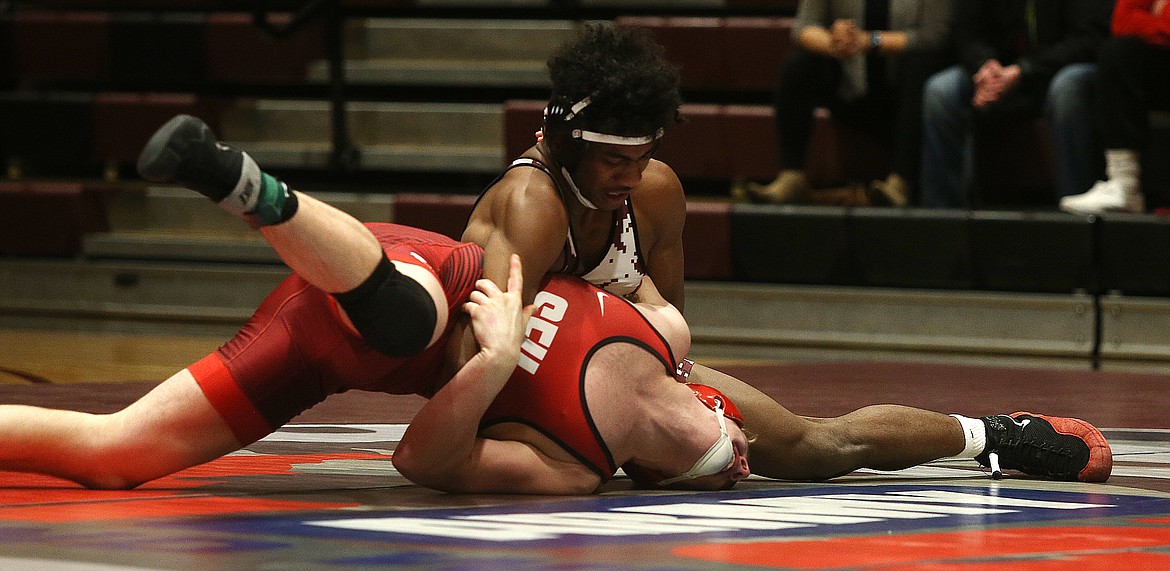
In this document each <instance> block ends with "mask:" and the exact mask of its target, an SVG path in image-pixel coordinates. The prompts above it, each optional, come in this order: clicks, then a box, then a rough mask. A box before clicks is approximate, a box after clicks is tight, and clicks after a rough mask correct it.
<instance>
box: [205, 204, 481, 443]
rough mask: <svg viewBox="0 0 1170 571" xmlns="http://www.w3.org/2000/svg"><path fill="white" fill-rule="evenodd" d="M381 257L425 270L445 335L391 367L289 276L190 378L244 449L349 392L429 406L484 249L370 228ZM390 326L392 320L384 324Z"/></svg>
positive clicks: (332, 307)
mask: <svg viewBox="0 0 1170 571" xmlns="http://www.w3.org/2000/svg"><path fill="white" fill-rule="evenodd" d="M366 226H368V227H369V228H370V230H371V231H373V233H374V235H375V236H376V237H377V238H378V242H379V243H381V244H382V249H383V250H384V251H385V252H386V257H388V258H389V259H390V260H393V261H397V262H406V263H408V264H414V265H417V266H422V267H424V268H427V269H428V270H430V271H431V273H433V274H434V275H435V277H436V278H437V279H438V280H439V283H441V284H442V285H443V291H444V293H445V294H446V297H447V309H448V312H447V315H448V318H447V329H446V331H444V334H443V336H442V337H441V338H440V339H439V341H438V342H436V343H435V344H434V345H432V346H431V347H429V348H427V349H426V350H425V351H423V352H422V353H420V354H418V355H415V356H413V357H409V358H405V359H403V358H395V357H389V356H387V355H384V354H382V353H379V352H377V351H375V350H374V349H372V348H370V347H369V346H368V345H367V344H366V343H365V342H364V341H363V340H362V339H361V337H360V336H359V335H358V333H357V332H356V331H355V330H353V329H352V328H351V327H348V326H347V324H346V322H345V321H344V320H343V319H341V309H340V307H339V306H338V305H337V302H336V301H335V300H334V299H333V297H332V296H331V295H329V294H327V293H325V292H323V291H321V290H319V289H317V288H315V287H313V286H312V285H310V284H309V283H308V282H306V281H305V280H304V279H302V278H301V277H300V276H298V275H296V274H293V275H291V276H289V277H288V278H287V279H285V280H284V281H283V282H281V284H280V285H279V286H277V288H276V289H275V290H274V291H273V292H272V293H271V294H269V296H268V297H267V298H266V299H265V300H264V301H263V302H262V303H261V304H260V307H259V309H257V310H256V313H255V314H254V315H253V316H252V318H251V319H250V320H249V321H248V323H247V324H245V325H244V327H243V329H241V330H240V332H239V333H237V334H236V336H235V337H234V338H232V339H231V340H230V341H228V342H227V343H226V344H224V345H223V346H222V347H220V348H219V350H218V351H216V352H214V353H212V354H210V355H208V356H207V357H204V358H203V359H201V360H200V361H198V362H197V363H195V364H194V365H191V366H190V367H188V370H189V371H190V372H191V374H192V375H193V376H194V377H195V380H196V381H198V383H199V386H200V387H201V388H202V389H203V392H204V394H206V395H207V397H208V399H209V400H210V401H211V403H212V405H213V406H214V407H215V409H216V410H217V411H218V412H219V414H220V415H221V416H222V417H223V418H224V419H225V420H227V422H228V424H229V425H230V426H231V428H232V432H233V433H234V434H235V436H236V438H237V439H238V440H240V442H241V443H243V444H249V443H251V442H255V441H256V440H258V439H260V438H262V437H264V436H265V435H267V434H269V433H271V432H273V431H274V430H276V429H277V428H278V427H280V426H281V425H283V424H285V423H286V422H288V421H289V420H291V419H292V418H293V417H294V416H296V415H298V414H300V413H301V412H303V411H305V410H308V409H309V408H310V407H312V406H314V405H316V404H317V403H320V402H321V401H323V400H325V398H326V397H328V396H329V395H332V394H334V393H339V392H343V391H346V390H349V389H361V390H369V391H380V392H386V393H391V394H419V395H423V396H427V397H429V396H431V395H432V394H434V391H435V390H437V389H438V387H439V386H441V383H442V382H443V381H445V380H446V379H438V378H437V373H438V372H439V370H440V368H441V367H442V365H443V351H444V348H445V346H446V345H447V339H448V338H449V337H450V335H448V333H450V330H451V328H452V326H453V325H454V324H455V322H456V321H457V319H456V316H457V315H459V314H460V313H461V312H462V310H463V309H462V304H463V303H464V302H466V301H467V297H468V296H469V295H470V294H471V292H472V291H474V289H475V281H476V280H477V279H479V277H480V276H481V275H482V273H483V249H482V248H480V247H479V246H477V245H475V244H465V243H460V242H456V241H454V240H452V239H450V238H448V237H446V236H443V235H440V234H435V233H432V232H427V231H425V230H419V229H417V228H412V227H409V226H400V225H397V224H385V223H371V224H367V225H366ZM387 318H388V319H393V316H388V317H387Z"/></svg>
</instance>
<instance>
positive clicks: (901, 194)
mask: <svg viewBox="0 0 1170 571" xmlns="http://www.w3.org/2000/svg"><path fill="white" fill-rule="evenodd" d="M866 194H867V195H868V196H869V201H870V202H871V203H873V204H874V205H875V206H906V205H907V204H910V184H909V183H907V182H906V179H904V178H902V177H901V176H900V175H899V174H898V173H890V176H888V177H886V180H875V181H873V182H871V183H869V187H868V188H867V189H866Z"/></svg>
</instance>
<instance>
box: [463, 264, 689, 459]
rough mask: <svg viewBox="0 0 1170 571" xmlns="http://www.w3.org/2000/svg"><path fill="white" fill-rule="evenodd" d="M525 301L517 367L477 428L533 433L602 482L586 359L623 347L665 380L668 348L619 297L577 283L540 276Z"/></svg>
mask: <svg viewBox="0 0 1170 571" xmlns="http://www.w3.org/2000/svg"><path fill="white" fill-rule="evenodd" d="M533 304H534V305H535V306H536V312H535V313H534V314H533V315H532V318H531V319H530V320H529V321H528V329H527V336H526V337H527V338H526V339H525V341H524V344H523V345H522V346H521V349H520V352H521V355H520V363H519V365H518V366H517V367H516V371H515V372H514V373H513V374H512V377H511V378H510V379H508V384H507V385H505V386H504V389H503V390H502V391H500V394H499V396H497V397H496V399H495V401H494V402H492V404H491V406H490V407H488V410H487V412H485V413H484V417H483V421H482V422H481V423H480V428H486V427H488V426H492V425H495V424H500V423H504V422H518V423H522V424H525V425H527V426H530V427H532V428H535V429H536V430H538V431H540V432H541V433H543V434H544V435H545V436H548V437H549V438H551V439H552V440H553V441H555V442H556V443H557V444H559V445H560V446H561V447H562V448H564V449H565V450H566V451H567V452H569V453H570V454H572V455H573V456H574V457H575V458H577V460H579V461H580V462H581V463H582V464H584V465H586V466H588V467H589V468H590V469H591V470H593V471H594V472H596V473H597V475H599V476H601V480H602V482H605V481H606V480H609V479H610V478H612V477H613V475H614V472H616V471H617V466H615V465H614V460H613V455H612V454H610V451H609V448H608V447H607V446H606V445H605V442H603V441H602V439H601V434H600V433H599V432H598V430H597V427H596V426H595V425H594V423H593V419H592V417H591V415H590V414H589V404H588V403H587V402H585V369H586V367H588V366H589V359H590V358H591V357H592V356H593V354H594V353H595V352H597V350H599V349H601V348H602V347H604V346H606V345H608V344H610V343H631V344H634V345H637V346H639V347H642V348H644V349H645V350H646V351H647V352H649V353H650V354H651V355H653V356H654V357H655V358H656V359H658V360H659V361H660V362H661V363H662V369H663V372H664V373H665V374H666V375H668V376H670V377H672V378H673V377H674V365H673V363H675V362H676V361H675V358H674V355H673V353H672V352H671V349H670V345H669V344H668V343H667V341H666V339H664V338H663V337H662V335H661V334H660V333H659V332H658V330H656V329H655V328H654V327H653V326H651V325H650V323H649V322H648V321H647V320H646V318H645V317H643V316H642V313H641V312H639V311H638V310H637V309H636V308H635V307H634V306H633V304H631V303H630V302H629V301H626V300H625V298H622V297H618V296H615V295H613V294H611V293H609V292H606V291H604V290H602V289H600V288H598V287H596V286H594V285H591V284H589V283H587V282H585V281H583V280H580V279H578V278H573V277H569V276H564V275H551V276H548V277H546V278H545V283H544V285H543V287H542V288H541V290H540V292H539V293H537V294H536V299H535V300H534V302H533Z"/></svg>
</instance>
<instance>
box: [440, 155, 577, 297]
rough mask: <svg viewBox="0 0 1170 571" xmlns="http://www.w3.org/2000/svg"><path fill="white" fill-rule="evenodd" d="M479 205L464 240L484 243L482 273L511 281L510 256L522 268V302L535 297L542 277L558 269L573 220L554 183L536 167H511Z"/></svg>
mask: <svg viewBox="0 0 1170 571" xmlns="http://www.w3.org/2000/svg"><path fill="white" fill-rule="evenodd" d="M482 200H483V202H482V203H481V204H480V205H479V206H478V207H477V208H476V211H475V212H474V213H473V215H472V218H471V220H469V221H468V224H467V228H466V229H465V230H464V232H463V236H462V241H464V242H475V243H476V244H479V245H481V246H483V247H484V268H483V276H484V277H485V278H487V279H490V280H492V281H493V282H495V283H497V284H504V283H506V282H507V279H508V260H509V258H510V257H511V255H512V254H517V255H519V256H520V260H521V261H522V262H523V266H524V301H525V302H527V303H531V302H532V300H533V299H535V298H536V292H537V290H538V289H539V287H540V283H541V278H543V277H544V275H545V274H547V273H549V272H551V271H554V270H555V269H558V268H556V267H555V266H556V265H557V262H558V261H559V259H560V256H561V251H562V248H563V246H564V243H565V237H566V236H567V233H568V228H569V219H568V216H567V215H566V214H565V212H564V206H563V204H562V203H561V202H560V198H559V197H558V196H557V194H556V191H555V189H554V188H553V187H552V181H551V180H549V179H548V177H547V176H545V175H544V174H543V173H541V172H539V171H537V170H536V169H513V170H512V171H511V172H509V173H508V175H507V176H506V177H505V178H504V179H503V180H501V181H500V182H499V183H498V184H497V186H496V187H495V188H492V189H491V190H489V191H488V193H487V194H486V195H485V196H484V198H483V199H482Z"/></svg>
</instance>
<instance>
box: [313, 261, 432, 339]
mask: <svg viewBox="0 0 1170 571" xmlns="http://www.w3.org/2000/svg"><path fill="white" fill-rule="evenodd" d="M333 297H334V298H336V299H337V301H338V303H339V304H340V305H341V307H342V309H344V310H345V313H346V316H348V317H349V320H350V321H351V322H352V323H353V326H354V328H355V329H357V331H358V333H360V334H361V336H362V339H364V340H365V342H366V343H368V344H369V345H370V347H373V348H374V349H376V350H377V351H379V352H381V353H384V354H386V355H389V356H391V357H409V356H411V355H415V354H417V353H419V352H421V351H422V350H423V349H425V348H426V347H427V345H428V344H430V341H431V337H432V335H433V334H434V331H435V325H436V323H437V322H438V311H437V309H436V307H435V301H434V299H433V298H432V297H431V294H430V293H429V292H428V291H427V289H426V288H425V287H423V286H422V284H420V283H418V282H417V281H415V280H414V279H412V278H410V277H408V276H406V275H405V274H403V273H402V272H399V271H398V269H396V268H395V267H394V264H393V263H392V262H391V261H390V260H388V259H387V258H386V257H384V256H383V258H382V260H381V261H380V262H379V263H378V266H377V267H375V268H374V271H373V273H371V274H370V277H368V278H366V281H364V282H362V284H361V285H359V286H358V287H356V288H354V289H352V290H350V291H348V292H343V293H336V294H333Z"/></svg>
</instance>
